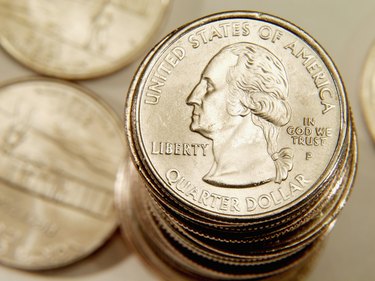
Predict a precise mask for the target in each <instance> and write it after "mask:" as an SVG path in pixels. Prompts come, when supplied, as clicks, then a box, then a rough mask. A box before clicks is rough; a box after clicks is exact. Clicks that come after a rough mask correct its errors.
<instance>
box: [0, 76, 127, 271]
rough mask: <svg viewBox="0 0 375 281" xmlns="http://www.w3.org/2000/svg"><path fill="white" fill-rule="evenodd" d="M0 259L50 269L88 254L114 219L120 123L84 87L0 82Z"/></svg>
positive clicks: (30, 81) (45, 82)
mask: <svg viewBox="0 0 375 281" xmlns="http://www.w3.org/2000/svg"><path fill="white" fill-rule="evenodd" d="M0 120H1V121H0V136H1V138H0V153H1V157H0V188H1V194H2V195H1V198H0V217H1V219H0V262H1V263H4V264H6V265H9V266H14V267H18V268H23V269H29V270H40V269H50V268H56V267H59V266H63V265H66V264H69V263H72V262H74V261H76V260H78V259H81V258H82V257H85V256H87V255H88V254H90V253H91V252H93V251H94V250H95V249H97V248H98V247H99V246H101V245H102V244H103V243H104V241H105V240H106V239H107V238H108V237H109V236H110V235H111V234H112V232H113V231H114V229H115V227H116V226H117V219H116V216H115V212H114V208H113V188H114V182H115V176H116V171H117V169H118V166H119V164H120V162H121V161H123V154H124V143H123V137H122V134H121V127H120V122H119V120H118V118H117V116H116V115H115V114H114V113H113V111H112V110H111V109H110V108H109V107H108V106H107V105H105V104H104V103H103V102H102V101H100V100H99V99H98V98H96V97H95V96H93V95H92V94H91V93H89V92H88V91H87V90H85V89H83V88H81V87H78V86H76V85H74V84H70V83H65V82H60V81H57V80H52V79H45V78H29V79H23V80H17V81H13V82H9V83H6V84H3V85H2V86H1V87H0Z"/></svg>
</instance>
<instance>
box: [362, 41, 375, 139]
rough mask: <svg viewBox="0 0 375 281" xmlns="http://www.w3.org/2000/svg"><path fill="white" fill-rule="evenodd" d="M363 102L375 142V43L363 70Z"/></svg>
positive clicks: (366, 119)
mask: <svg viewBox="0 0 375 281" xmlns="http://www.w3.org/2000/svg"><path fill="white" fill-rule="evenodd" d="M361 104H362V109H363V110H362V111H363V115H364V117H365V121H366V125H367V128H368V130H369V132H370V134H371V137H372V140H373V141H374V142H375V45H373V46H372V48H371V50H370V51H369V53H368V55H367V59H366V63H365V66H364V70H363V77H362V91H361Z"/></svg>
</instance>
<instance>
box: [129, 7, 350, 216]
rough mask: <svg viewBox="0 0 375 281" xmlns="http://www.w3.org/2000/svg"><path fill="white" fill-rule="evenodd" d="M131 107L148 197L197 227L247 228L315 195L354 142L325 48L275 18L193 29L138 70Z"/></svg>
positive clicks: (242, 15) (219, 18) (243, 15)
mask: <svg viewBox="0 0 375 281" xmlns="http://www.w3.org/2000/svg"><path fill="white" fill-rule="evenodd" d="M137 77H140V78H138V80H137V79H136V80H135V81H134V83H133V86H132V87H131V91H130V95H129V99H128V105H127V106H128V110H127V113H128V115H127V118H128V123H127V124H128V127H127V130H128V136H129V141H130V145H131V148H132V152H133V154H134V157H135V159H136V164H137V165H139V169H140V170H141V173H142V174H143V175H144V177H145V178H146V180H147V181H148V183H150V185H151V190H152V192H154V193H155V194H161V196H160V197H161V198H162V197H164V198H166V199H164V200H170V201H174V202H176V203H175V204H176V205H178V204H180V205H181V207H182V208H190V209H191V210H193V211H192V212H198V213H201V214H202V216H211V217H214V218H215V217H219V218H221V219H239V218H240V219H249V218H262V217H267V216H271V215H277V214H279V213H281V212H282V211H285V210H287V209H291V208H292V207H293V206H296V205H297V204H298V203H300V202H302V201H304V200H306V198H308V196H309V195H310V194H312V193H314V192H316V191H317V189H319V187H320V186H322V183H323V182H324V181H325V180H327V179H328V178H329V176H330V173H331V171H332V169H333V168H334V166H335V165H336V163H337V161H338V159H339V156H340V153H341V151H342V146H343V143H344V142H345V138H346V132H347V127H346V126H347V123H348V122H347V121H348V120H347V119H348V115H347V114H348V113H347V105H346V100H345V96H344V95H345V94H344V89H343V86H342V83H341V80H340V77H339V76H338V73H337V71H336V69H335V68H334V66H333V64H332V62H331V61H330V59H329V58H328V56H327V55H326V54H325V53H324V51H323V50H322V48H321V47H320V46H319V45H318V44H317V43H316V42H315V41H314V40H313V39H312V38H310V37H309V36H308V35H306V33H304V32H302V31H301V30H300V29H298V28H297V27H295V26H293V25H290V24H288V23H286V22H285V21H283V20H280V19H277V18H275V17H271V16H267V15H263V14H258V13H247V12H228V13H223V14H218V15H213V16H210V17H206V18H204V19H201V20H198V21H196V22H194V23H191V24H189V25H187V26H185V27H183V28H182V29H180V30H179V31H178V32H177V33H176V34H174V35H173V36H172V37H170V38H169V39H168V40H167V41H166V42H165V43H164V44H163V45H162V46H160V47H159V48H158V49H157V50H156V51H155V52H154V53H152V54H151V55H150V57H149V59H148V62H147V64H144V65H142V67H141V68H140V70H139V72H138V74H137Z"/></svg>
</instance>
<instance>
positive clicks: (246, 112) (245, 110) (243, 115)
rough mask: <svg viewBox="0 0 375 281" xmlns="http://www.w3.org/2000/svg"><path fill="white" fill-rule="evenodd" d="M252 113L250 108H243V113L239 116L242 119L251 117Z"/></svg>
mask: <svg viewBox="0 0 375 281" xmlns="http://www.w3.org/2000/svg"><path fill="white" fill-rule="evenodd" d="M250 112H251V110H250V108H248V107H244V106H243V107H242V111H241V113H240V114H239V115H240V116H241V117H245V116H247V115H249V113H250Z"/></svg>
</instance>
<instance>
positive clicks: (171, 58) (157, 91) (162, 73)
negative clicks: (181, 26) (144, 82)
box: [145, 47, 186, 105]
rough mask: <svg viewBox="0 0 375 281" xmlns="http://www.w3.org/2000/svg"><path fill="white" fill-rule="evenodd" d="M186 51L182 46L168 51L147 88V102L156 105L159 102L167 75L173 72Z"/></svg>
mask: <svg viewBox="0 0 375 281" xmlns="http://www.w3.org/2000/svg"><path fill="white" fill-rule="evenodd" d="M185 55H186V51H185V49H184V48H182V47H176V48H174V49H173V50H172V51H171V52H170V53H168V54H167V55H166V56H165V58H164V60H163V61H162V62H161V63H160V64H159V65H158V66H157V68H156V70H155V72H154V73H153V76H152V77H151V80H150V83H149V85H148V86H147V88H146V98H145V103H146V104H151V105H155V104H158V103H159V100H160V97H161V95H162V88H163V87H164V85H165V82H166V81H167V77H168V76H169V75H170V74H171V73H172V70H173V69H174V68H175V67H177V65H178V64H179V63H180V61H182V60H183V59H184V57H185Z"/></svg>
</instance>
